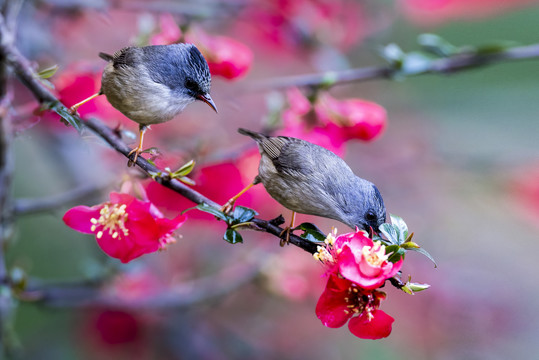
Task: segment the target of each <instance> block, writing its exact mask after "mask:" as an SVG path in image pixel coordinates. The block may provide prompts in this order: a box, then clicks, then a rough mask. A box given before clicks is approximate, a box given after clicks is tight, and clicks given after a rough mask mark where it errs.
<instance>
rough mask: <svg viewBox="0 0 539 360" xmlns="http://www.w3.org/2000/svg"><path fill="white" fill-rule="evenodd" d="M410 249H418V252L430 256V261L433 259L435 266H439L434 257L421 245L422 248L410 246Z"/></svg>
mask: <svg viewBox="0 0 539 360" xmlns="http://www.w3.org/2000/svg"><path fill="white" fill-rule="evenodd" d="M408 250H412V251H417V252H418V253H420V254H423V255H425V256H426V257H427V258H429V260H430V261H432V263H433V264H434V267H435V268H437V267H438V264H436V261H434V258H433V257H432V256H431V255H430V254H429V253H428V252H427V250H425V249H423V248H421V247H420V248H410V249H408Z"/></svg>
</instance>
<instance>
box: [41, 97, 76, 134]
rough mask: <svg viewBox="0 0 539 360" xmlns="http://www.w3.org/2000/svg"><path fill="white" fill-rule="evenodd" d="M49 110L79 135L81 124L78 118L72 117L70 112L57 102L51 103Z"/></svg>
mask: <svg viewBox="0 0 539 360" xmlns="http://www.w3.org/2000/svg"><path fill="white" fill-rule="evenodd" d="M49 109H50V110H52V111H54V112H55V113H57V114H58V115H60V116H61V117H62V121H63V122H64V123H65V124H66V125H71V126H73V127H74V128H75V130H77V131H78V132H79V133H80V132H81V130H82V123H81V122H80V120H79V119H78V117H75V116H73V114H71V112H69V109H68V108H66V107H65V106H63V105H62V104H60V103H59V102H58V101H56V102H54V103H52V104H51V105H50V107H49Z"/></svg>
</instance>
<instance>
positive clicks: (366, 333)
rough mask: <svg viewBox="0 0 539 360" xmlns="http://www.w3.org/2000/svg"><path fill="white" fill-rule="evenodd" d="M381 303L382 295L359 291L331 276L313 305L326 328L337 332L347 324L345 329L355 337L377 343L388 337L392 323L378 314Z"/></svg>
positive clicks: (373, 291) (346, 281) (350, 282)
mask: <svg viewBox="0 0 539 360" xmlns="http://www.w3.org/2000/svg"><path fill="white" fill-rule="evenodd" d="M383 299H385V294H384V293H383V292H380V291H377V290H366V289H363V288H361V287H359V286H357V284H355V283H354V282H352V281H350V280H347V279H343V278H341V277H339V276H338V275H335V274H332V275H330V277H329V279H328V282H327V285H326V289H325V290H324V292H323V293H322V295H321V296H320V299H319V300H318V303H317V304H316V316H318V318H319V319H320V321H322V324H324V325H325V326H327V327H330V328H339V327H341V326H343V325H344V324H346V322H348V320H350V322H349V323H348V329H349V330H350V332H351V333H352V334H354V335H355V336H357V337H359V338H362V339H371V340H375V339H381V338H384V337H387V336H389V334H390V333H391V325H392V324H393V321H394V319H393V318H392V317H391V316H389V315H387V314H386V313H385V312H383V311H382V310H378V307H379V306H380V302H381V300H383ZM355 315H357V316H355Z"/></svg>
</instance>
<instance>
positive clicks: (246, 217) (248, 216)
mask: <svg viewBox="0 0 539 360" xmlns="http://www.w3.org/2000/svg"><path fill="white" fill-rule="evenodd" d="M256 215H258V213H257V212H256V211H254V210H253V209H249V208H247V207H244V206H236V207H235V208H234V213H233V214H232V223H233V224H239V223H244V222H249V221H251V220H252V219H253V218H254V217H255V216H256Z"/></svg>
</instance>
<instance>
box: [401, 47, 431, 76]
mask: <svg viewBox="0 0 539 360" xmlns="http://www.w3.org/2000/svg"><path fill="white" fill-rule="evenodd" d="M431 63H432V59H431V58H430V57H429V56H427V55H425V54H423V53H420V52H410V53H408V54H406V56H404V57H403V59H402V66H401V69H400V71H399V74H400V75H416V74H422V73H424V72H426V71H428V70H429V69H430V67H431Z"/></svg>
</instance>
